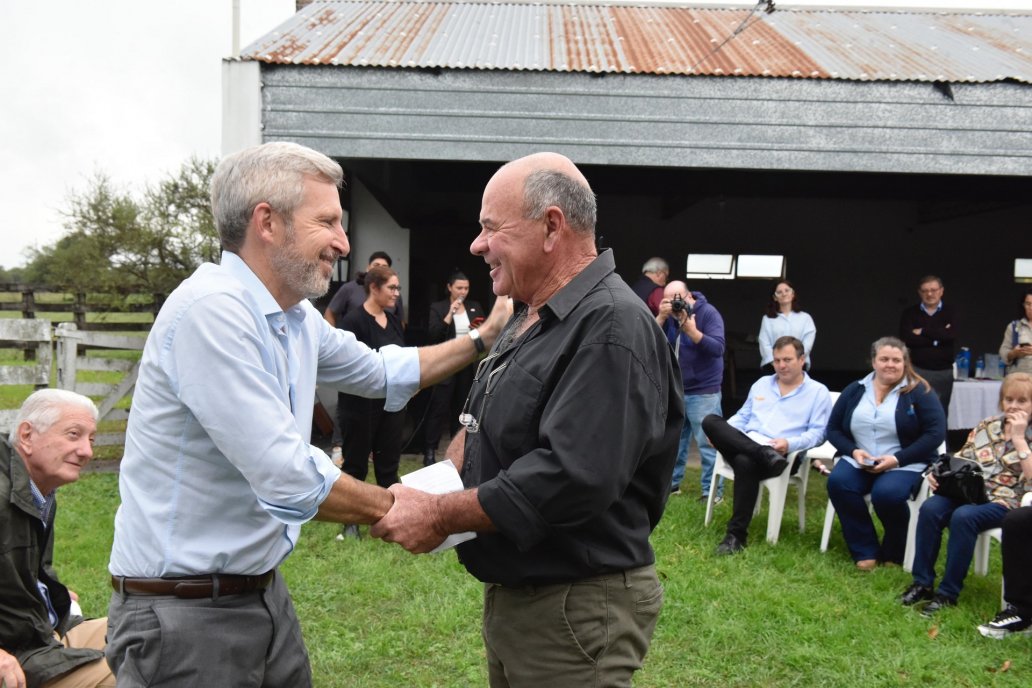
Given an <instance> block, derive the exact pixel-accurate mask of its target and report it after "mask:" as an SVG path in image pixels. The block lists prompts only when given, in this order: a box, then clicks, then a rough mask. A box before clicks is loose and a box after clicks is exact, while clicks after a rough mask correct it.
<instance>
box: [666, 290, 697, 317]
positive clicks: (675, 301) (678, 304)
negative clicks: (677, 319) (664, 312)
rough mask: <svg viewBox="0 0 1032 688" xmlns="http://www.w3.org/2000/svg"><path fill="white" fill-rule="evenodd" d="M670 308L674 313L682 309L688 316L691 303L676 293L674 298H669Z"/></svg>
mask: <svg viewBox="0 0 1032 688" xmlns="http://www.w3.org/2000/svg"><path fill="white" fill-rule="evenodd" d="M670 310H672V311H673V312H674V313H680V312H682V311H684V314H685V315H687V316H688V317H689V318H690V317H692V305H691V304H690V303H688V302H687V301H685V300H684V297H683V296H681V295H680V294H678V295H677V296H675V297H674V298H672V299H670Z"/></svg>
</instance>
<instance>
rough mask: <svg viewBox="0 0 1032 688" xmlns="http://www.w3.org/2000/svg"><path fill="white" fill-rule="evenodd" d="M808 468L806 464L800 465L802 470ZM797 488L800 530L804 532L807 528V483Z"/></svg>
mask: <svg viewBox="0 0 1032 688" xmlns="http://www.w3.org/2000/svg"><path fill="white" fill-rule="evenodd" d="M806 469H807V467H806V466H800V467H799V470H801V471H802V470H806ZM796 488H797V492H798V493H799V532H800V533H802V532H805V530H806V483H800V484H799V485H797V486H796Z"/></svg>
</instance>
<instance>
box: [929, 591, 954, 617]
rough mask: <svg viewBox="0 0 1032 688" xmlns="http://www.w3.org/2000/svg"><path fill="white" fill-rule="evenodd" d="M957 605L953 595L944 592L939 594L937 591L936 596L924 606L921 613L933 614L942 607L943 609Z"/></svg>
mask: <svg viewBox="0 0 1032 688" xmlns="http://www.w3.org/2000/svg"><path fill="white" fill-rule="evenodd" d="M956 606H957V600H955V599H953V598H952V597H946V596H945V595H942V594H939V593H935V597H933V598H932V601H931V602H929V603H928V604H926V605H925V606H924V609H922V610H921V615H922V616H933V615H935V614H936V613H938V611H939V610H940V609H943V608H945V607H956Z"/></svg>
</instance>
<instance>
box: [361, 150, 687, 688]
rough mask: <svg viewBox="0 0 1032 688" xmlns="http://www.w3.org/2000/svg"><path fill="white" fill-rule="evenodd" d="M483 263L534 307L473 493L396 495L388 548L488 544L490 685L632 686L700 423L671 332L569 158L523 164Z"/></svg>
mask: <svg viewBox="0 0 1032 688" xmlns="http://www.w3.org/2000/svg"><path fill="white" fill-rule="evenodd" d="M480 226H481V231H480V234H478V235H477V237H476V239H475V240H474V241H473V244H472V245H471V246H470V250H471V251H472V252H473V253H474V254H475V255H478V256H482V257H483V258H484V261H485V262H486V263H487V265H488V267H489V268H490V275H491V281H492V283H493V289H494V292H495V294H499V295H501V294H506V295H509V296H511V297H513V299H514V300H515V301H516V302H517V307H516V311H515V314H514V315H513V317H512V319H511V320H510V321H509V323H508V324H507V326H506V328H505V329H504V330H503V331H502V334H501V335H500V336H499V338H498V340H497V342H496V343H495V345H494V347H493V348H492V350H491V352H490V355H489V356H487V357H486V358H485V359H484V360H483V361H481V363H480V366H479V368H478V371H477V375H476V378H475V380H474V382H473V387H472V390H471V392H470V396H469V400H468V402H467V404H466V408H465V409H464V414H463V417H462V421H463V424H464V425H465V428H464V429H463V430H462V431H460V433H459V434H458V435H457V436H456V438H455V440H454V441H453V442H452V445H451V446H450V447H449V451H448V456H449V458H450V459H451V460H452V461H453V462H454V463H456V464H457V466H458V467H459V468H460V471H461V475H462V480H463V484H464V485H465V487H466V489H465V490H464V491H460V492H454V493H451V494H447V495H427V494H424V493H421V492H417V491H415V490H412V489H409V488H406V487H402V486H397V485H396V486H394V487H392V488H391V491H392V492H393V493H394V496H395V504H394V507H393V508H392V509H391V511H390V512H388V514H387V515H386V516H385V517H384V518H383V520H381V521H380V522H379V523H378V524H377V525H376V526H374V528H373V530H372V532H373V534H374V535H378V536H380V537H383V538H384V539H386V540H389V541H392V542H398V543H400V544H401V545H403V546H404V547H405V548H406V549H408V550H410V551H413V552H426V551H429V550H430V549H432V548H434V547H436V546H437V545H438V544H439V543H440V542H441V541H442V540H443V539H444V538H445V537H446V536H447V535H449V534H451V533H457V532H463V531H476V532H477V537H476V538H475V539H473V540H470V541H467V542H464V543H462V544H460V545H459V547H458V553H459V559H460V560H461V561H462V563H463V564H464V565H465V566H466V569H467V570H468V571H469V572H470V573H471V574H473V575H474V576H476V577H477V578H478V579H479V580H481V581H483V582H484V584H485V586H484V620H483V622H484V629H483V637H484V642H485V645H486V649H487V660H488V674H489V678H490V685H491V686H493V687H501V686H511V687H517V686H533V687H534V688H542V687H544V686H563V687H566V686H583V685H604V686H629V685H630V682H631V676H632V674H633V673H634V672H635V670H637V669H638V668H639V667H640V666H641V664H642V661H643V660H644V658H645V653H646V652H647V650H648V647H649V643H650V641H651V637H652V631H653V629H654V628H655V624H656V620H657V619H658V617H659V610H660V607H661V606H662V602H663V588H662V586H661V585H660V582H659V580H658V578H657V576H656V571H655V567H654V562H655V556H654V553H653V551H652V548H651V546H650V545H649V534H650V533H651V532H652V530H653V529H654V528H655V527H656V524H657V523H658V522H659V519H660V517H661V516H662V514H663V508H664V506H665V504H666V500H667V495H668V493H669V490H670V476H671V472H672V470H673V465H674V458H675V456H676V452H677V444H678V437H679V435H680V431H681V426H682V423H683V418H684V406H683V399H682V393H681V383H680V378H679V375H678V374H677V363H676V361H675V360H674V358H673V353H672V351H671V349H670V347H669V345H668V344H667V341H666V338H665V337H664V335H663V332H662V330H661V329H660V328H659V327H658V326H657V324H656V322H655V321H654V320H653V318H652V317H651V315H650V313H649V311H648V310H647V309H645V308H643V307H642V303H641V300H640V299H639V298H638V297H637V296H636V295H635V294H634V292H633V291H631V289H630V287H628V286H627V284H626V283H624V282H623V280H621V279H620V278H619V276H617V275H616V273H615V272H614V260H613V255H612V252H611V251H605V252H603V253H601V254H599V253H598V252H597V250H596V248H595V196H594V193H593V192H592V191H591V187H590V186H589V185H588V182H587V180H586V179H585V178H584V176H583V175H582V174H581V172H580V170H578V169H577V167H576V166H574V164H573V163H572V162H571V161H570V160H568V159H567V158H565V157H563V156H561V155H557V154H554V153H540V154H536V155H532V156H529V157H526V158H521V159H520V160H516V161H514V162H511V163H509V164H507V165H505V166H503V167H502V168H501V169H499V170H498V172H496V173H495V175H494V176H493V177H492V178H491V180H490V181H489V182H488V184H487V188H486V189H485V190H484V198H483V205H482V209H481V213H480Z"/></svg>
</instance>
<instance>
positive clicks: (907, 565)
mask: <svg viewBox="0 0 1032 688" xmlns="http://www.w3.org/2000/svg"><path fill="white" fill-rule="evenodd" d="M923 501H924V500H921V501H920V502H915V501H914V500H912V499H911V500H908V501H907V507H908V508H909V509H910V522H909V523H907V546H906V549H904V550H903V570H904V571H906V572H907V573H910V572H911V571H913V569H914V553H915V551H916V550H917V517H918V510H919V509H920V508H921V502H923Z"/></svg>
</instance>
